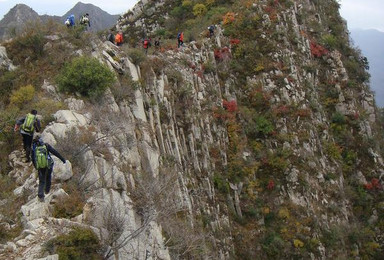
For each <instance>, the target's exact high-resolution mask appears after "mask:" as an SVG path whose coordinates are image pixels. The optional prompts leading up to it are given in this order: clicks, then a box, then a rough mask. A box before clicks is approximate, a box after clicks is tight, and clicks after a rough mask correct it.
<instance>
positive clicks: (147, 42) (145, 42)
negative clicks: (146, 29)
mask: <svg viewBox="0 0 384 260" xmlns="http://www.w3.org/2000/svg"><path fill="white" fill-rule="evenodd" d="M149 47H151V39H148V38H145V39H144V40H143V48H144V50H145V54H148V48H149Z"/></svg>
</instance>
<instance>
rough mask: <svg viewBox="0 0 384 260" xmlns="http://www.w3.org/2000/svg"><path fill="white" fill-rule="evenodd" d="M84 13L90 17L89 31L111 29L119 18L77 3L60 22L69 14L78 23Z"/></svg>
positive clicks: (91, 5)
mask: <svg viewBox="0 0 384 260" xmlns="http://www.w3.org/2000/svg"><path fill="white" fill-rule="evenodd" d="M85 13H88V14H89V17H90V21H91V31H100V30H104V29H107V28H111V27H112V26H114V25H115V24H116V22H117V18H119V15H111V14H109V13H107V12H106V11H104V10H102V9H101V8H99V7H97V6H95V5H93V4H84V3H82V2H78V3H77V4H76V5H75V6H74V7H73V8H72V9H71V10H69V11H68V12H67V13H65V14H64V15H63V16H62V18H63V19H62V22H64V20H65V18H67V17H68V16H69V15H71V14H74V15H75V19H76V22H78V21H79V19H80V17H81V16H82V15H84V14H85Z"/></svg>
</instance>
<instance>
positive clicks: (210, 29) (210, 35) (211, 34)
mask: <svg viewBox="0 0 384 260" xmlns="http://www.w3.org/2000/svg"><path fill="white" fill-rule="evenodd" d="M208 31H209V38H211V37H212V36H213V35H214V34H215V26H214V25H210V26H209V27H208Z"/></svg>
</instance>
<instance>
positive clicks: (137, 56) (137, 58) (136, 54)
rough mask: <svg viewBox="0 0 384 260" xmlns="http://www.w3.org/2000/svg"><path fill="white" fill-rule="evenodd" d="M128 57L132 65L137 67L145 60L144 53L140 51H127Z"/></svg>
mask: <svg viewBox="0 0 384 260" xmlns="http://www.w3.org/2000/svg"><path fill="white" fill-rule="evenodd" d="M128 56H129V57H130V58H131V60H132V63H133V64H135V65H137V66H139V65H140V64H141V63H143V62H144V61H145V59H146V56H145V54H144V52H143V51H142V50H140V49H130V50H128Z"/></svg>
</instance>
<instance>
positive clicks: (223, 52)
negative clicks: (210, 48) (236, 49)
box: [214, 47, 231, 61]
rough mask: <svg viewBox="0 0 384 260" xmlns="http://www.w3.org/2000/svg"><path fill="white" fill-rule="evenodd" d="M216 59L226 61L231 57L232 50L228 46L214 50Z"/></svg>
mask: <svg viewBox="0 0 384 260" xmlns="http://www.w3.org/2000/svg"><path fill="white" fill-rule="evenodd" d="M214 55H215V59H216V60H217V61H224V60H227V59H229V58H230V56H231V52H230V50H229V48H228V47H224V48H221V49H215V50H214Z"/></svg>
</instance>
